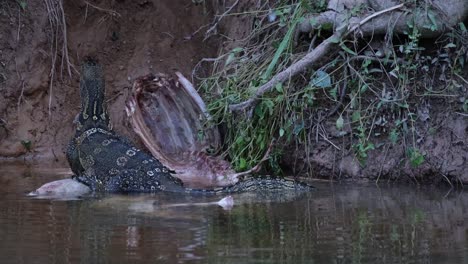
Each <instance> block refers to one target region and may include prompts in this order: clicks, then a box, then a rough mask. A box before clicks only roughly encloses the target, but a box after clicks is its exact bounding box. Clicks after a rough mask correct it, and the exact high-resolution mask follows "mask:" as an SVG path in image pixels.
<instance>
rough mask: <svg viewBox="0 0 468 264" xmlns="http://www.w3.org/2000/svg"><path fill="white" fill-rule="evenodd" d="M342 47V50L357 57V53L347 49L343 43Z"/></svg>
mask: <svg viewBox="0 0 468 264" xmlns="http://www.w3.org/2000/svg"><path fill="white" fill-rule="evenodd" d="M340 47H341V49H342V50H344V51H346V52H347V53H349V54H351V55H354V56H356V55H357V53H356V52H354V51H352V50H351V49H350V48H348V47H346V45H345V44H343V43H341V44H340Z"/></svg>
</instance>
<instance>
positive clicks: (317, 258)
mask: <svg viewBox="0 0 468 264" xmlns="http://www.w3.org/2000/svg"><path fill="white" fill-rule="evenodd" d="M0 168H1V169H0V189H1V190H0V195H1V199H2V200H1V202H0V238H1V241H0V263H76V262H83V263H116V262H118V263H121V262H130V263H139V262H142V263H143V262H166V263H224V264H227V263H260V262H261V263H468V259H466V258H467V256H468V254H467V252H468V251H467V245H468V238H467V234H468V232H467V227H468V221H466V220H467V219H468V198H467V197H465V195H464V194H463V193H458V192H451V193H448V194H447V193H445V192H443V191H442V190H438V189H430V188H426V189H424V188H423V189H417V190H416V188H413V187H414V186H413V187H409V188H408V187H404V186H393V187H388V186H387V187H381V188H377V187H375V186H350V185H334V186H330V185H326V184H321V185H318V186H317V187H318V189H317V191H314V192H312V193H309V194H306V195H302V196H291V195H289V194H281V193H278V194H275V195H278V196H281V197H283V198H282V199H271V198H268V199H263V198H262V197H261V196H256V195H252V194H237V195H234V201H235V206H234V207H233V208H232V209H231V210H229V211H227V210H223V209H222V208H220V207H218V206H216V205H205V206H191V205H190V204H191V203H208V202H212V201H216V200H219V199H220V198H221V197H218V196H215V197H189V196H185V195H174V194H154V195H132V196H127V195H108V196H105V197H101V198H88V199H84V200H76V201H51V200H38V199H31V198H29V197H26V196H25V195H24V194H25V193H27V192H28V191H30V190H32V189H35V188H37V186H40V185H41V184H43V183H45V182H48V181H51V180H56V179H59V178H64V174H63V172H64V171H66V170H63V169H52V170H48V171H47V170H40V169H36V168H35V167H30V168H23V167H19V168H18V167H17V168H16V169H15V168H5V166H2V167H0ZM281 197H280V198H281ZM262 199H263V200H262ZM173 204H178V205H181V204H182V206H176V207H171V206H170V205H173Z"/></svg>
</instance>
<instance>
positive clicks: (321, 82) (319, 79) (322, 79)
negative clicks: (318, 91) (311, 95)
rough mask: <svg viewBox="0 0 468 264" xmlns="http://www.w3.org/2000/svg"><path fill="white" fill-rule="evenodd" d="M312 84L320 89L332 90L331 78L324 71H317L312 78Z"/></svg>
mask: <svg viewBox="0 0 468 264" xmlns="http://www.w3.org/2000/svg"><path fill="white" fill-rule="evenodd" d="M310 84H311V85H313V86H315V87H319V88H330V87H331V78H330V75H329V74H328V73H326V72H324V71H316V72H315V73H314V75H313V76H312V80H311V81H310Z"/></svg>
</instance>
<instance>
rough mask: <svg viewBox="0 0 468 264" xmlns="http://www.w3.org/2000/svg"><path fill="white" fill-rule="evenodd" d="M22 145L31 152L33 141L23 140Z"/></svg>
mask: <svg viewBox="0 0 468 264" xmlns="http://www.w3.org/2000/svg"><path fill="white" fill-rule="evenodd" d="M21 145H23V147H24V148H25V149H26V150H27V151H31V140H21Z"/></svg>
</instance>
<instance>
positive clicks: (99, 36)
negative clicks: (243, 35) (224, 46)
mask: <svg viewBox="0 0 468 264" xmlns="http://www.w3.org/2000/svg"><path fill="white" fill-rule="evenodd" d="M63 8H64V11H65V20H66V25H67V28H66V29H67V42H68V43H67V44H68V54H69V58H70V63H71V71H72V78H70V77H69V76H68V73H67V67H66V61H63V59H66V58H65V57H64V54H63V52H62V50H61V49H62V44H63V41H62V40H63V38H62V37H63V35H54V33H53V31H52V30H51V28H50V24H49V20H48V10H47V8H46V5H45V1H28V2H27V4H26V5H25V6H24V9H23V7H22V6H21V5H19V4H18V2H16V1H2V4H1V9H0V12H1V13H2V15H1V16H0V62H1V65H0V91H1V95H0V118H1V120H0V121H1V123H0V156H1V157H3V158H10V159H11V158H20V159H55V160H57V161H60V162H62V161H63V160H64V150H65V147H66V144H67V143H68V141H69V140H70V138H71V136H72V135H73V131H74V127H73V125H72V122H73V119H74V117H75V115H76V114H77V113H78V111H79V107H80V105H79V100H80V98H79V90H78V78H79V77H78V73H77V70H79V65H80V62H81V60H82V58H83V57H85V56H94V57H97V58H98V59H99V61H100V62H101V63H102V64H103V66H104V69H105V78H106V85H107V91H106V96H107V98H108V100H109V111H110V116H111V119H112V123H113V126H114V128H115V129H116V130H117V131H118V132H120V133H122V134H125V135H127V136H130V137H131V138H132V139H135V138H134V137H133V134H132V133H131V132H130V131H129V129H128V126H127V124H126V121H125V118H124V117H125V112H124V101H125V98H126V97H127V93H128V91H129V88H130V87H131V84H132V82H133V79H134V78H136V77H138V76H141V75H144V74H147V73H149V72H158V71H159V72H168V73H171V72H174V71H176V70H177V71H181V72H182V73H183V74H185V75H186V76H190V75H191V72H192V69H193V67H194V66H195V64H196V63H197V62H198V61H199V60H200V59H201V58H204V57H212V56H214V55H215V54H216V53H217V47H216V45H213V44H212V43H211V42H210V41H207V42H203V41H202V39H203V35H202V34H197V35H195V36H192V34H193V33H194V32H196V31H197V29H199V28H200V27H201V26H203V25H206V24H208V23H209V22H210V21H211V19H212V15H210V13H209V7H207V6H203V5H196V4H194V3H192V2H191V1H183V0H179V1H144V0H142V1H122V0H121V1H90V2H89V4H87V2H86V1H81V0H80V1H65V2H64V6H63ZM49 13H50V10H49ZM53 18H54V17H53ZM59 26H60V25H59ZM58 33H59V34H62V33H63V32H62V31H60V30H59V31H58ZM55 38H57V39H58V44H59V45H58V47H57V50H56V49H55V47H54V46H52V49H51V45H54V43H53V40H54V39H55ZM56 55H57V56H58V57H57V63H56V66H55V67H56V70H55V71H54V74H55V78H54V79H53V80H52V79H51V77H50V72H51V67H52V61H53V58H54V56H56ZM62 58H63V59H62ZM51 81H53V83H52V86H50V82H51ZM49 104H50V111H49Z"/></svg>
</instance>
